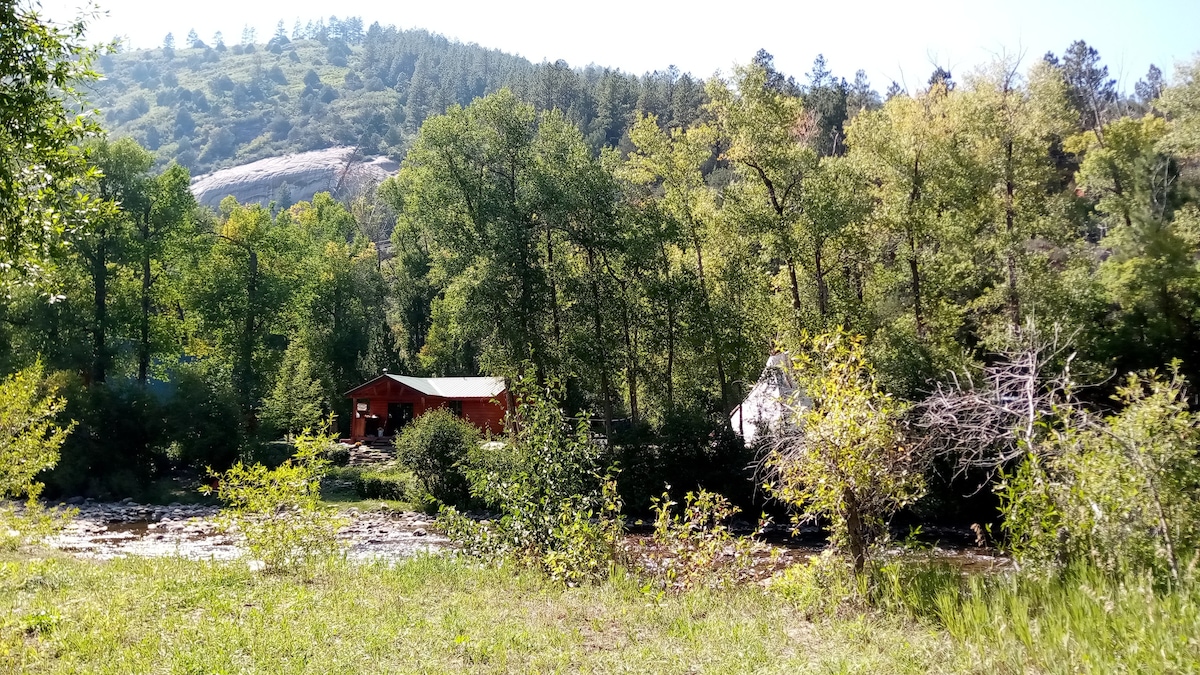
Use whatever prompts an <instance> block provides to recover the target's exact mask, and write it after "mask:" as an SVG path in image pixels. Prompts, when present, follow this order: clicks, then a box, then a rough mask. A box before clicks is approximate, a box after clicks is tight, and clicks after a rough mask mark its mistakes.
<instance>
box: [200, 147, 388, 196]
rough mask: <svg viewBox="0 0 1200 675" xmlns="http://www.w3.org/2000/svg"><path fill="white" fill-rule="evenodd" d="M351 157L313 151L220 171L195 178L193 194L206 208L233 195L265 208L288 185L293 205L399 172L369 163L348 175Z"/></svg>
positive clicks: (382, 160) (343, 150) (341, 150)
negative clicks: (320, 194)
mask: <svg viewBox="0 0 1200 675" xmlns="http://www.w3.org/2000/svg"><path fill="white" fill-rule="evenodd" d="M353 151H354V150H353V148H347V147H337V148H328V149H325V150H313V151H312V152H301V153H298V154H295V155H284V156H282V157H269V158H267V159H260V160H258V161H257V162H251V163H249V164H243V165H241V166H235V167H231V168H228V169H221V170H220V171H214V172H212V173H208V174H204V175H202V176H196V177H195V178H193V179H192V194H194V195H195V196H196V201H198V202H200V203H201V204H203V205H205V206H212V207H216V206H217V205H218V204H220V203H221V200H222V199H224V198H225V197H227V196H229V195H233V196H234V197H235V198H236V199H237V200H238V202H239V203H242V204H253V203H258V204H263V205H266V204H267V203H268V202H270V201H271V200H272V199H275V198H276V197H277V196H278V191H279V187H280V186H281V185H283V184H284V183H287V185H288V188H289V191H290V193H291V199H292V202H293V203H295V202H302V201H308V200H310V199H312V197H313V195H315V194H317V193H318V192H334V191H335V190H336V189H338V188H339V182H340V189H341V190H342V191H344V190H347V189H353V188H354V187H357V186H361V185H363V184H364V183H379V182H381V181H382V180H383V179H385V178H387V177H388V176H390V175H392V174H394V173H396V171H398V170H399V169H400V165H399V164H398V163H396V162H395V161H394V160H392V159H390V158H387V157H367V158H363V159H360V160H358V161H355V162H354V163H353V164H351V165H350V168H349V170H347V168H346V160H347V159H348V158H349V157H350V154H351V153H352V152H353ZM343 174H344V175H343Z"/></svg>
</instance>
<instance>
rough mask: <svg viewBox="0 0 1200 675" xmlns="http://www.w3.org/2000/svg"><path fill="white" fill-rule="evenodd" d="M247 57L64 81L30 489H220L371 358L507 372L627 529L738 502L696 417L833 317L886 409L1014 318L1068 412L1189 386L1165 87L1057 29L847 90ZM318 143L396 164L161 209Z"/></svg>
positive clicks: (110, 60) (427, 58)
mask: <svg viewBox="0 0 1200 675" xmlns="http://www.w3.org/2000/svg"><path fill="white" fill-rule="evenodd" d="M253 40H254V36H253V35H252V34H250V33H247V34H246V35H243V44H239V45H235V46H233V47H226V46H225V45H224V42H223V41H222V40H221V39H220V36H217V37H216V38H215V39H214V40H213V41H212V43H213V44H212V46H209V45H207V44H205V43H204V42H203V41H202V40H200V39H199V38H197V37H196V36H195V35H191V36H189V37H188V39H187V41H186V43H185V44H181V45H179V46H175V45H174V44H173V42H174V40H173V39H172V38H170V37H168V39H167V40H165V41H164V46H163V47H162V48H161V49H154V50H144V51H138V52H120V51H118V52H116V53H104V54H100V55H99V56H98V58H97V61H96V64H97V65H98V66H99V67H100V68H101V69H102V71H103V72H104V76H103V78H101V79H100V80H99V81H95V80H93V81H91V82H90V83H89V82H87V81H85V82H82V83H81V84H80V95H81V98H85V99H86V100H88V101H89V102H93V101H101V102H103V103H105V104H107V105H106V106H105V107H104V108H102V112H103V115H102V117H100V118H98V119H97V121H100V119H102V120H103V124H105V125H106V126H108V127H109V128H110V129H111V131H110V135H109V137H108V138H106V139H104V140H98V141H89V143H88V146H87V148H88V150H87V152H88V158H89V162H90V163H91V165H92V166H93V167H95V169H97V175H96V176H95V177H93V178H91V179H90V180H89V182H88V188H87V191H88V193H89V195H90V197H91V198H92V201H91V202H90V203H91V208H94V209H96V212H97V217H96V218H94V219H93V221H94V223H93V225H92V226H91V227H89V228H88V230H87V231H86V232H84V233H83V234H82V236H80V237H79V238H78V239H77V240H75V241H74V242H72V243H73V245H72V246H71V247H70V248H69V249H67V250H64V251H62V252H60V254H56V255H55V256H54V258H53V260H54V265H53V267H52V268H48V269H47V270H46V273H45V274H44V275H43V279H42V280H41V281H40V282H39V283H37V284H27V285H22V286H21V287H20V288H18V289H17V290H16V291H15V292H14V293H13V294H12V295H11V298H10V300H9V301H8V302H7V303H6V304H5V306H4V307H3V309H2V311H3V314H4V321H3V323H2V324H0V330H2V331H3V336H4V343H5V344H6V345H7V347H6V349H5V350H4V354H3V358H4V363H5V368H6V370H8V371H13V370H16V369H19V368H22V367H25V366H28V365H30V364H31V363H33V362H35V361H36V360H39V359H40V360H41V362H42V364H43V366H44V368H45V369H46V370H47V371H48V372H49V373H51V374H52V377H54V378H57V379H58V380H60V381H61V388H62V390H63V391H64V392H65V398H66V401H67V406H68V413H69V415H70V418H71V419H73V420H76V421H77V422H78V425H79V426H78V427H77V428H76V430H75V431H74V433H72V434H71V436H70V437H69V438H68V440H67V443H66V446H65V447H64V451H63V452H64V456H63V460H62V462H60V464H59V465H58V467H57V468H56V469H55V470H54V473H53V475H52V478H51V480H50V486H51V489H52V491H55V490H57V491H61V493H63V494H66V493H76V492H80V491H83V492H88V493H94V494H97V495H100V494H110V495H114V496H115V495H119V494H120V493H122V492H129V491H131V490H135V489H136V486H137V485H138V484H140V483H142V482H144V481H145V480H147V479H148V478H151V477H153V476H155V475H161V474H163V473H164V472H168V473H169V472H172V471H176V470H179V469H182V468H188V467H191V468H193V469H200V468H202V467H204V466H207V465H212V466H218V467H220V466H228V465H230V464H231V463H232V462H233V461H235V459H236V458H238V457H239V456H246V454H247V453H250V454H253V453H254V452H257V451H259V450H261V448H262V447H263V444H264V443H265V442H267V441H269V440H272V439H275V438H279V437H281V436H282V435H285V434H286V433H288V432H294V431H298V430H299V429H302V428H305V427H306V426H312V425H314V424H316V423H317V421H318V420H320V419H323V416H325V415H328V414H330V413H336V414H337V416H338V423H339V425H340V427H341V428H342V431H343V432H344V431H345V430H346V428H347V427H346V425H347V418H348V413H349V410H348V401H346V400H344V399H342V398H341V396H340V393H341V392H343V391H346V390H347V389H349V388H350V387H352V386H354V385H356V384H358V383H359V382H362V381H364V380H366V379H369V378H370V377H372V376H374V375H375V374H378V373H379V372H382V370H383V369H385V368H387V369H389V370H390V371H391V372H403V373H409V374H416V375H437V376H448V375H474V374H481V373H482V374H495V375H505V376H515V375H516V374H518V373H519V372H521V370H522V369H523V368H524V367H525V366H526V365H527V364H532V365H533V367H534V368H535V369H536V371H537V373H538V374H539V376H543V377H544V376H547V375H549V376H553V377H554V378H556V379H558V380H559V381H561V382H563V383H564V387H565V388H564V391H563V396H564V399H563V403H564V405H565V406H566V408H567V409H568V410H569V411H571V412H572V414H579V413H586V414H590V415H591V416H592V417H593V418H594V419H595V420H596V421H597V426H598V427H599V426H602V427H603V429H604V430H605V432H606V434H607V435H609V436H612V437H613V439H614V441H616V442H615V443H613V445H612V446H611V448H612V451H613V452H614V453H615V454H616V456H617V458H618V459H620V460H621V461H622V462H623V463H624V464H625V465H626V468H627V469H628V470H627V471H626V472H625V474H626V478H625V479H624V481H625V483H623V489H624V490H625V491H626V498H627V499H629V500H630V502H631V503H634V504H642V505H645V504H647V501H646V500H647V499H648V497H649V495H651V494H653V493H654V492H655V490H656V489H657V487H656V486H661V485H662V484H664V483H670V484H672V485H675V486H678V487H684V488H686V487H688V486H707V487H710V488H713V489H720V491H722V492H725V493H728V494H730V495H731V496H734V497H736V498H737V500H738V501H739V503H744V504H747V505H748V504H750V503H751V501H753V500H754V499H755V497H754V496H753V493H754V484H753V482H752V481H750V480H749V476H750V472H751V470H750V469H749V468H748V467H750V465H751V464H752V462H753V460H754V459H755V449H754V448H749V449H747V448H743V447H741V443H740V442H739V440H738V438H737V434H736V433H735V432H737V431H738V430H735V429H732V428H731V427H730V424H729V421H728V420H729V414H730V412H731V411H733V410H734V409H735V407H736V406H737V405H738V404H739V403H740V402H741V400H742V398H743V397H744V396H745V394H746V392H747V391H748V390H749V389H750V388H751V387H752V386H753V384H754V383H755V381H756V380H757V378H758V376H759V374H760V371H761V370H762V367H763V364H764V363H765V362H766V358H767V356H768V355H769V354H771V353H772V352H774V351H778V350H780V349H788V348H794V347H795V346H796V345H797V344H799V341H800V340H801V339H802V337H803V336H804V335H806V334H818V333H822V332H825V331H828V330H830V329H833V328H835V327H839V326H840V327H844V328H845V329H846V330H848V331H851V332H854V333H858V334H861V335H863V336H865V349H866V351H867V353H868V355H869V358H870V362H871V363H872V367H873V369H874V370H875V372H876V377H877V379H878V381H879V383H880V386H881V387H882V389H883V390H884V391H886V392H888V393H889V394H891V395H894V396H896V397H899V398H900V399H902V400H907V401H919V400H921V399H922V398H923V397H925V396H927V395H929V394H930V393H931V392H932V391H934V389H935V388H936V386H937V384H938V383H939V382H945V381H947V378H949V377H951V376H953V375H955V374H957V375H958V376H969V375H971V374H976V375H978V374H979V373H981V372H982V371H981V369H982V368H984V367H986V366H988V365H989V364H991V363H994V362H995V361H996V360H997V359H998V358H999V356H998V355H999V354H1001V353H1002V352H1003V351H1004V349H1006V348H1007V347H1009V346H1011V342H1012V340H1013V339H1014V334H1015V333H1019V332H1020V331H1021V329H1024V328H1027V327H1028V326H1030V325H1032V326H1035V327H1040V328H1041V330H1042V331H1043V332H1047V331H1050V330H1052V329H1053V330H1057V331H1059V332H1060V333H1062V334H1063V335H1066V336H1069V337H1070V342H1071V344H1072V349H1073V350H1074V358H1073V361H1072V364H1071V369H1072V373H1073V376H1074V377H1075V378H1076V379H1077V381H1078V382H1079V383H1080V384H1081V385H1085V386H1084V387H1083V389H1082V390H1081V395H1082V396H1084V397H1085V398H1086V399H1087V400H1088V401H1089V402H1090V403H1091V404H1093V405H1095V406H1098V407H1099V409H1101V410H1107V409H1110V408H1111V403H1110V399H1109V397H1110V395H1111V394H1112V393H1113V392H1114V391H1115V387H1116V386H1117V385H1118V383H1119V382H1120V381H1121V377H1123V376H1124V374H1126V373H1129V372H1141V371H1146V370H1148V369H1154V368H1157V369H1159V370H1160V371H1163V370H1164V369H1167V368H1170V367H1172V366H1171V364H1172V363H1175V362H1176V360H1177V361H1178V365H1177V366H1175V367H1177V368H1178V369H1179V373H1180V375H1181V376H1184V377H1187V378H1189V379H1194V376H1195V374H1196V371H1195V365H1194V364H1196V363H1197V355H1196V354H1195V347H1194V345H1195V344H1196V341H1195V340H1194V339H1192V336H1193V335H1194V331H1195V329H1196V325H1197V323H1196V322H1197V319H1198V317H1197V313H1196V312H1197V302H1198V298H1197V292H1198V288H1197V285H1196V281H1197V277H1196V275H1197V271H1198V270H1197V265H1196V261H1195V256H1194V255H1192V254H1191V253H1189V251H1193V250H1194V249H1195V247H1196V243H1197V242H1196V241H1195V235H1194V234H1192V232H1193V230H1195V229H1196V228H1197V226H1198V224H1200V223H1198V221H1197V217H1198V215H1197V206H1196V203H1195V188H1196V175H1195V171H1194V167H1195V159H1196V148H1197V136H1196V133H1197V132H1196V124H1197V122H1196V121H1195V110H1196V103H1195V93H1194V91H1195V69H1196V67H1197V66H1196V64H1195V63H1192V64H1191V65H1188V64H1183V65H1182V66H1180V68H1179V72H1178V74H1177V75H1176V79H1175V81H1174V84H1173V85H1168V84H1167V82H1166V81H1165V79H1164V76H1163V74H1162V73H1161V72H1160V71H1159V70H1158V69H1157V68H1153V67H1152V68H1151V69H1150V72H1149V73H1147V75H1146V76H1145V78H1144V79H1142V80H1141V81H1139V82H1138V83H1137V86H1136V87H1135V91H1134V92H1133V93H1132V94H1129V93H1126V92H1120V91H1118V90H1117V88H1116V84H1115V81H1114V80H1112V79H1111V78H1110V77H1109V76H1108V70H1107V67H1106V66H1104V65H1103V63H1102V60H1101V57H1100V55H1099V54H1098V53H1097V52H1096V51H1095V50H1094V49H1092V48H1090V47H1088V46H1087V44H1086V43H1084V42H1082V41H1079V42H1075V43H1073V44H1071V45H1069V46H1068V48H1067V49H1066V50H1065V51H1064V53H1063V55H1062V56H1061V57H1059V56H1055V55H1054V54H1047V55H1045V56H1044V57H1043V58H1040V59H1033V60H1028V59H1027V60H1026V61H1024V62H1022V61H1019V60H1017V59H1015V58H999V59H997V60H996V61H994V62H992V63H988V64H983V65H981V66H979V67H978V68H976V69H974V70H972V71H969V72H965V73H961V74H957V75H952V74H951V73H949V72H947V71H945V70H944V69H941V68H937V69H935V71H934V72H933V73H932V75H931V77H930V78H929V80H928V82H927V83H926V84H925V85H924V86H922V87H921V88H920V89H919V90H916V91H912V92H906V91H902V90H901V89H900V88H899V86H897V85H895V84H893V85H892V86H891V87H890V88H889V90H888V92H887V93H886V96H880V95H878V94H877V93H876V92H874V91H873V90H872V89H871V87H870V85H869V83H867V81H866V78H865V76H864V75H863V74H862V73H861V71H860V72H859V73H858V74H857V75H856V77H855V78H854V81H853V82H848V81H847V80H846V79H845V78H840V77H837V76H835V75H833V74H832V72H831V71H830V69H829V67H828V66H827V64H826V63H825V61H824V59H823V58H818V59H817V61H816V62H815V63H814V64H813V68H812V70H811V72H809V73H807V74H806V75H805V76H804V77H803V78H801V79H797V78H795V77H793V76H790V75H787V74H785V73H781V72H778V71H777V70H776V69H775V68H774V64H773V59H772V57H771V56H770V55H769V54H768V53H766V52H765V51H760V52H759V53H758V54H755V55H753V58H751V59H750V60H749V61H747V62H746V63H745V64H743V65H737V66H734V67H733V69H732V70H731V72H730V73H729V74H728V76H726V77H724V78H719V79H718V78H714V79H711V80H709V81H707V82H705V81H700V80H696V79H693V78H691V77H690V76H688V75H685V74H680V73H678V72H676V71H674V70H667V71H664V72H658V73H651V74H647V75H645V76H641V77H637V76H630V75H625V74H623V73H620V72H616V71H612V70H604V69H598V68H597V67H594V66H589V67H588V68H585V69H581V70H580V69H571V68H569V67H567V66H566V64H564V63H561V62H558V63H554V64H549V63H543V64H540V65H532V64H529V63H527V62H525V61H523V60H522V59H519V58H517V57H510V56H507V55H504V54H501V53H498V52H494V51H488V50H484V49H482V48H480V47H477V46H475V45H461V44H457V43H452V42H449V41H447V40H445V39H444V38H441V37H440V36H436V35H430V34H428V33H425V32H422V31H398V30H396V29H394V28H382V27H380V26H379V25H378V24H375V25H372V26H370V27H369V28H368V29H366V30H364V29H363V28H362V21H361V20H358V19H347V20H345V21H338V20H337V19H336V18H331V19H330V20H329V22H328V23H325V22H324V21H319V22H316V23H310V24H309V25H308V26H305V27H301V26H297V27H296V28H295V29H294V30H293V31H292V33H291V37H289V36H288V35H287V34H286V31H284V30H283V28H282V24H281V26H280V29H279V30H278V31H277V33H276V35H275V36H273V37H272V38H271V40H270V41H269V42H268V43H267V44H266V45H261V44H259V45H255V44H254V41H253ZM314 69H315V70H314ZM333 69H340V70H333ZM302 70H307V71H308V72H310V73H316V74H315V75H314V76H313V77H315V78H316V79H315V80H314V79H313V77H309V76H301V75H300V74H299V73H300V72H301V71H302ZM279 71H281V72H282V76H280V75H279ZM272 73H274V74H272ZM272 78H274V80H272ZM217 80H220V81H221V82H222V83H224V82H225V80H229V81H230V83H231V84H230V85H229V86H226V85H225V84H220V83H218V82H217ZM309 80H312V81H309ZM356 81H358V82H360V83H365V84H363V86H361V87H355V86H351V83H353V82H356ZM204 82H207V84H203V86H201V85H202V83H204ZM322 82H326V83H328V84H322ZM190 87H194V88H190ZM118 93H119V94H120V97H119V98H118V97H117V94H118ZM418 93H423V94H422V95H425V94H427V97H426V98H422V99H418V98H417V95H418ZM380 97H386V101H384V100H383V98H380ZM151 99H153V100H154V101H155V103H154V104H153V105H150V104H149V103H148V101H149V100H151ZM323 99H329V100H327V101H324V100H323ZM267 110H272V111H274V112H272V113H270V114H268V113H267V112H266V111H267ZM356 110H357V111H358V112H355V111H356ZM138 111H140V112H138ZM364 111H370V115H371V116H373V117H372V120H369V121H368V122H363V123H364V124H366V126H357V125H358V124H359V122H362V121H363V120H365V119H366V112H364ZM272 115H273V117H272ZM181 119H182V120H183V121H184V123H182V124H181V122H180V120H181ZM272 120H273V121H272ZM352 120H357V121H354V122H352ZM347 122H350V123H347ZM334 130H337V132H336V133H338V134H343V135H342V136H338V135H336V134H335V133H334ZM185 131H186V133H183V132H185ZM230 133H234V134H235V137H234V138H233V139H232V140H230V138H228V137H227V135H228V134H230ZM345 134H349V135H345ZM218 136H221V137H223V138H224V140H222V139H221V138H218ZM139 142H140V144H141V145H140V144H139ZM335 143H348V144H353V145H355V146H357V147H359V148H361V149H363V151H364V152H365V151H370V152H389V153H395V154H397V155H399V156H402V157H403V164H402V169H401V171H400V173H399V174H398V175H397V176H395V177H393V178H391V179H389V180H388V181H386V182H384V183H383V184H382V185H379V186H378V188H377V189H364V190H359V191H357V193H356V194H347V195H339V196H338V199H334V198H331V197H329V196H324V195H319V196H318V197H317V198H315V199H313V200H312V202H311V203H301V204H296V205H290V206H287V205H284V206H287V208H281V207H280V205H279V204H277V203H276V204H271V205H266V206H261V205H239V204H236V203H224V204H222V206H221V208H220V209H219V210H217V211H216V212H211V211H206V210H204V209H201V208H199V207H197V206H196V205H195V203H194V201H193V200H192V199H191V197H190V195H189V194H188V190H187V186H188V181H189V170H188V169H189V168H192V169H195V170H201V169H203V168H204V167H206V166H214V165H222V164H225V163H228V162H232V161H241V160H243V159H249V158H252V157H256V156H259V155H261V154H264V153H267V154H271V153H278V152H286V151H291V150H301V149H308V148H314V147H322V146H325V145H329V144H335ZM217 146H220V147H221V148H223V150H222V151H221V152H216V150H215V148H217ZM389 234H390V238H391V244H392V246H391V251H390V252H389V253H388V254H385V253H384V252H381V251H380V250H379V249H378V247H376V246H375V244H374V243H373V242H378V241H383V240H386V239H387V238H388V236H389ZM234 419H236V420H238V423H237V424H230V423H229V420H234ZM114 425H119V426H117V427H114ZM968 483H969V481H968ZM945 487H946V489H945V490H944V492H945V494H946V495H952V496H953V495H961V494H967V493H971V492H973V490H974V488H975V487H977V486H975V485H970V484H962V485H956V486H955V487H953V488H951V487H949V486H945ZM759 498H761V495H760V496H759ZM956 499H957V497H955V498H953V499H950V500H949V501H943V500H939V501H937V502H936V503H935V504H930V508H929V509H926V511H925V516H926V517H947V518H951V519H954V518H957V517H959V516H958V515H957V514H956V513H955V509H956V508H958V507H957V506H955V504H956V503H957V502H956V501H955V500H956ZM987 508H990V506H989V507H987ZM962 517H964V518H971V517H980V516H979V514H978V513H971V514H965V515H963V516H962Z"/></svg>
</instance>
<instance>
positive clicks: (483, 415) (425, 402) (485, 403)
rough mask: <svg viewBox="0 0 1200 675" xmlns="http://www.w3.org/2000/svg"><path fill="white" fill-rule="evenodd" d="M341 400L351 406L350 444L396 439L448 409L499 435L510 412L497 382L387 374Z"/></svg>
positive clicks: (501, 380) (500, 381) (498, 379)
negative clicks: (422, 418) (437, 411)
mask: <svg viewBox="0 0 1200 675" xmlns="http://www.w3.org/2000/svg"><path fill="white" fill-rule="evenodd" d="M345 395H346V398H349V399H351V400H352V401H353V405H352V406H351V410H352V411H353V415H354V416H353V417H351V418H350V439H351V440H352V441H362V440H369V439H372V438H378V437H380V436H381V435H382V436H384V437H388V436H394V435H395V434H396V432H397V431H399V430H400V429H402V428H404V425H406V424H408V423H409V422H411V421H412V420H414V419H416V418H417V417H420V416H421V415H423V414H425V413H426V412H428V411H430V410H435V409H437V408H449V409H450V411H451V412H453V413H454V414H456V415H458V416H459V417H461V418H463V419H465V420H467V421H469V422H471V423H472V424H474V425H475V426H477V427H479V429H480V430H481V431H488V432H491V433H493V434H499V433H501V432H502V431H504V415H505V413H506V412H507V411H508V404H507V396H506V395H505V387H504V378H501V377H409V376H407V375H393V374H391V373H387V372H385V373H384V374H382V375H380V376H379V377H377V378H375V379H373V380H371V381H369V382H365V383H363V384H360V385H358V386H357V387H355V388H354V389H351V390H350V391H348V392H346V394H345ZM381 429H382V434H381V433H380V430H381Z"/></svg>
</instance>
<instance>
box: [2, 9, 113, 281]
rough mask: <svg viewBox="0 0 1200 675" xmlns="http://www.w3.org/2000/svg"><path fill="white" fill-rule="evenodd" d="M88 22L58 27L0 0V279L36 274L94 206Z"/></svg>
mask: <svg viewBox="0 0 1200 675" xmlns="http://www.w3.org/2000/svg"><path fill="white" fill-rule="evenodd" d="M85 29H86V21H85V19H84V18H80V19H77V20H76V21H75V22H73V23H71V24H70V25H69V26H66V27H57V26H55V25H53V24H50V23H49V22H46V21H44V20H43V18H42V17H41V16H40V15H38V14H37V12H36V9H35V8H34V7H31V6H29V5H27V4H26V3H24V2H5V3H3V4H0V79H2V80H3V81H4V96H3V97H0V234H2V235H3V237H2V238H0V281H2V282H3V283H4V284H6V285H10V284H13V283H14V282H16V281H29V280H30V279H31V278H36V277H38V276H40V274H41V273H42V272H43V271H44V268H45V267H47V266H48V265H49V263H50V258H51V256H52V255H54V254H57V253H60V252H61V247H62V246H63V245H64V244H66V243H67V242H69V241H70V240H71V239H73V238H74V237H75V235H76V234H77V233H78V229H79V228H80V227H81V226H82V225H83V224H84V222H85V221H86V217H87V214H88V213H89V212H90V211H91V204H90V200H89V199H88V196H87V194H86V193H85V192H82V191H81V190H80V188H81V187H82V186H83V183H84V181H85V180H87V179H88V178H89V177H93V176H95V171H94V170H93V169H90V168H89V167H88V166H87V163H86V161H85V158H84V153H83V149H82V147H81V144H82V141H83V140H84V139H85V138H87V137H89V136H94V135H96V134H97V133H98V132H99V130H100V129H99V125H97V124H96V122H95V121H94V120H93V119H92V118H91V117H90V116H88V115H84V114H79V113H78V112H77V110H78V108H79V105H80V103H81V100H80V95H79V93H78V92H77V91H76V89H75V87H76V86H79V85H80V84H83V83H86V82H88V81H90V80H94V79H96V73H95V72H93V71H92V63H93V61H94V59H95V56H96V52H95V51H94V50H93V49H92V48H89V47H87V46H85V42H84V40H85V38H84V31H85Z"/></svg>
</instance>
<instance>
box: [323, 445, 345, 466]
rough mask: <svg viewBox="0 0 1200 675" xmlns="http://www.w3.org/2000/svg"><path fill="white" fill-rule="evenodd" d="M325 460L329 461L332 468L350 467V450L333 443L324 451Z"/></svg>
mask: <svg viewBox="0 0 1200 675" xmlns="http://www.w3.org/2000/svg"><path fill="white" fill-rule="evenodd" d="M325 459H327V460H329V463H330V465H332V466H338V467H341V466H349V465H350V448H347V447H346V446H344V445H342V444H341V443H333V444H331V445H330V446H329V448H328V449H327V450H325Z"/></svg>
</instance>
